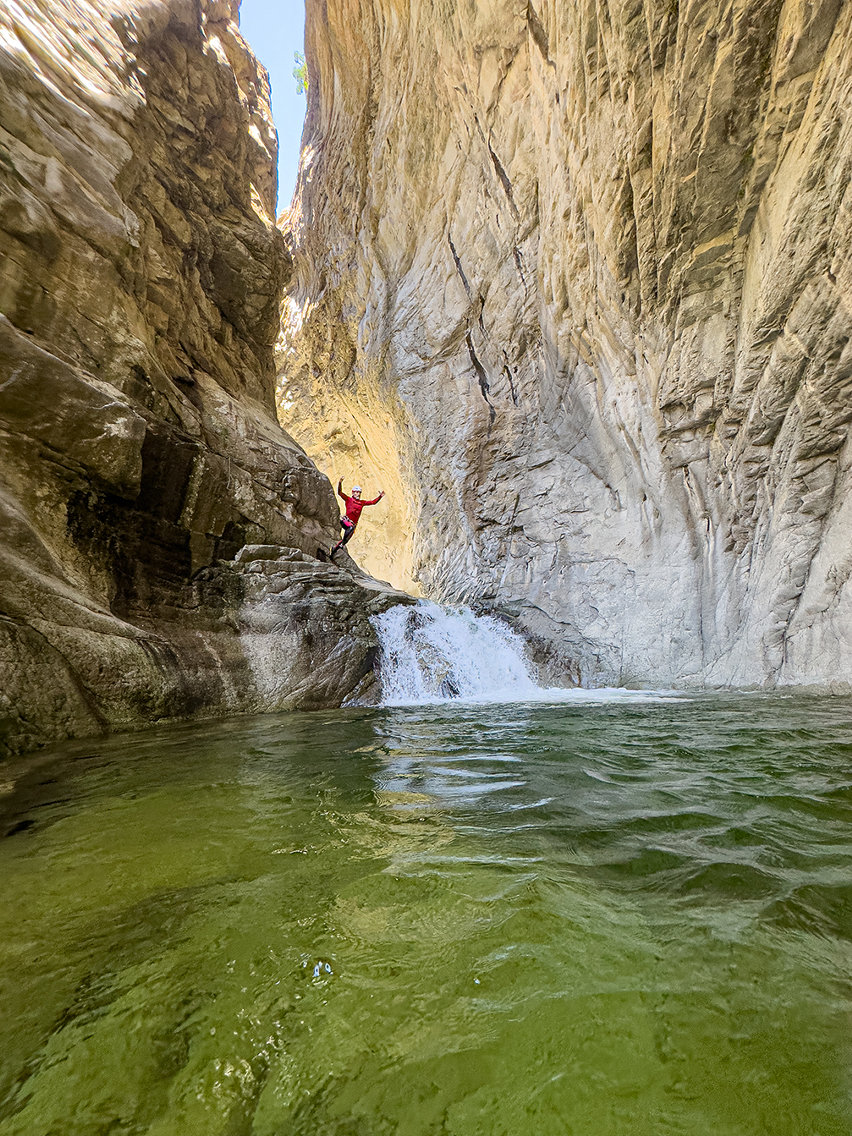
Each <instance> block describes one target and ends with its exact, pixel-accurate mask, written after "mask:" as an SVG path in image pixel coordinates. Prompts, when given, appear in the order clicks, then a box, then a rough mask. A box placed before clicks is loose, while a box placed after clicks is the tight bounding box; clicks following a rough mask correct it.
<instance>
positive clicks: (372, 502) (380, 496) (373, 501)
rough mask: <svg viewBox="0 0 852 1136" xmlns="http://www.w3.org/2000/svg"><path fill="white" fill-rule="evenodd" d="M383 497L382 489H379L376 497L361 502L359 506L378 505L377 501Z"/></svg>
mask: <svg viewBox="0 0 852 1136" xmlns="http://www.w3.org/2000/svg"><path fill="white" fill-rule="evenodd" d="M384 495H385V491H384V489H380V490H379V495H378V497H374V498H373V500H372V501H362V502H361V504H362V505H378V503H379V501H381V499H382V498H383V497H384Z"/></svg>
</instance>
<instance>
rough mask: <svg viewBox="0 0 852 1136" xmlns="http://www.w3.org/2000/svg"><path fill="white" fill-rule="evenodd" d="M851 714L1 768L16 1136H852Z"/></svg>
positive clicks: (761, 706) (318, 731)
mask: <svg viewBox="0 0 852 1136" xmlns="http://www.w3.org/2000/svg"><path fill="white" fill-rule="evenodd" d="M851 758H852V702H850V701H849V700H847V699H828V698H825V699H822V698H804V697H784V696H780V695H777V696H765V695H754V696H742V695H741V696H725V697H722V696H718V697H709V696H708V697H701V698H698V699H677V700H662V701H649V702H645V703H633V704H631V703H626V702H625V703H622V702H619V701H613V702H608V703H603V704H600V705H590V706H582V705H563V706H529V705H515V706H491V707H487V706H486V707H484V706H477V707H467V708H466V707H463V706H452V705H447V706H441V707H429V708H412V709H377V710H348V711H339V712H335V713H333V714H291V715H287V716H280V717H279V716H275V717H264V718H258V719H243V720H239V721H231V722H227V723H224V724H222V723H218V724H215V725H211V724H207V725H203V726H182V727H178V728H172V729H169V730H168V731H166V730H157V731H152V732H150V733H146V734H144V735H134V736H125V737H120V738H115V739H112V740H110V741H105V742H102V741H98V742H94V743H92V742H89V743H77V744H75V745H73V746H70V747H67V748H66V749H64V750H62V751H60V752H57V753H56V754H54V755H51V756H49V757H43V758H39V759H38V760H37V761H36V762H34V763H30V764H29V765H23V766H18V767H6V768H5V770H2V771H0V781H2V780H3V779H4V778H5V779H6V781H7V783H6V784H5V785H4V786H3V790H2V791H3V794H4V795H3V796H2V797H0V809H2V812H0V820H1V821H2V827H0V832H5V833H7V834H8V835H7V836H6V838H5V839H2V840H0V879H2V881H3V886H2V889H0V890H2V895H0V1005H2V1008H3V1013H2V1018H1V1019H0V1136H12V1134H15V1136H19V1134H20V1136H24V1134H25V1136H48V1134H51V1136H53V1134H55V1136H95V1134H106V1133H109V1134H110V1136H116V1134H130V1133H134V1134H136V1133H145V1134H149V1136H179V1134H180V1136H195V1134H198V1136H243V1134H245V1136H248V1134H252V1136H285V1134H288V1136H289V1134H293V1136H296V1134H298V1136H302V1134H305V1136H308V1134H310V1136H317V1134H335V1136H379V1134H391V1133H393V1134H405V1136H427V1134H430V1136H431V1134H436V1136H437V1134H439V1133H451V1134H455V1136H467V1134H474V1133H482V1134H489V1136H498V1134H507V1136H509V1134H512V1136H514V1134H520V1133H534V1134H541V1136H549V1134H551V1133H553V1134H556V1133H560V1134H565V1133H568V1134H575V1136H610V1134H611V1136H616V1134H617V1136H643V1134H648V1136H660V1134H675V1133H677V1134H690V1136H691V1134H696V1136H698V1134H700V1136H708V1134H712V1136H756V1134H761V1133H767V1134H772V1136H809V1134H813V1136H835V1134H837V1136H840V1134H843V1136H848V1133H849V1132H850V1131H852V1098H851V1097H850V1093H851V1092H852V1074H850V1057H852V1028H850V1027H852V1014H850V1011H852V870H850V867H852V827H850V820H852V761H850V759H851Z"/></svg>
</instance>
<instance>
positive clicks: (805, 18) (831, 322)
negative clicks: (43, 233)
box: [279, 0, 852, 685]
mask: <svg viewBox="0 0 852 1136" xmlns="http://www.w3.org/2000/svg"><path fill="white" fill-rule="evenodd" d="M307 10H308V20H307V38H306V45H307V47H306V50H307V58H308V64H309V74H310V92H309V111H308V121H307V127H306V133H305V137H304V150H303V157H302V168H301V173H300V180H299V185H298V190H297V195H296V199H295V201H294V204H293V208H292V210H291V212H290V214H289V215H288V217H287V218H286V225H287V235H288V241H289V247H290V248H291V251H292V255H293V261H294V271H293V275H292V278H291V282H290V284H289V291H288V305H287V308H286V311H285V323H284V330H283V335H282V342H281V345H280V352H279V361H280V362H279V366H280V371H281V376H280V394H279V405H280V412H281V416H282V421H284V423H285V425H287V424H292V428H293V429H294V430H295V431H296V432H297V434H298V436H299V438H300V440H301V441H302V442H303V444H305V445H306V448H307V450H308V452H309V453H311V454H312V455H314V456H316V457H317V459H318V462H319V464H320V465H321V467H323V466H324V467H326V468H330V467H333V468H334V469H335V471H337V470H338V469H340V467H341V466H343V467H344V468H343V469H341V472H347V463H348V468H349V469H352V470H355V469H357V468H359V467H364V468H367V469H368V470H369V472H370V475H371V476H374V477H375V478H376V479H379V478H381V480H382V482H384V483H386V484H385V488H388V489H394V487H395V489H396V492H394V493H392V494H391V495H390V496H389V498H388V509H389V510H393V509H396V511H397V512H396V515H395V517H394V519H393V524H394V526H395V531H396V532H397V533H398V534H402V533H410V534H413V537H412V539H411V541H410V542H409V544H408V546H407V547H405V548H404V549H403V550H402V551H401V553H400V556H399V557H398V559H397V560H396V561H395V563H394V564H393V565H391V566H390V567H391V568H392V570H393V571H394V572H396V578H397V579H398V580H400V581H402V580H404V579H405V578H407V577H410V576H413V577H414V578H416V579H418V580H419V581H420V583H421V584H422V586H423V590H424V591H425V592H426V594H429V595H431V596H433V597H435V598H439V599H450V600H453V599H473V600H476V601H478V602H480V603H482V604H484V605H485V606H490V607H493V608H496V609H499V610H502V611H503V612H506V613H508V614H509V615H511V616H512V617H513V618H514V619H515V621H516V622H517V623H518V624H519V625H520V627H521V628H523V629H525V630H526V631H527V633H528V634H530V635H531V636H532V637H533V638H534V639H535V641H536V642H537V643H538V644H539V646H540V648H541V657H542V659H544V660H547V661H549V665H550V669H551V677H558V676H561V677H562V678H563V679H564V680H565V681H571V680H577V679H581V680H583V681H591V682H599V683H604V682H606V683H609V682H615V683H621V682H638V683H644V684H652V683H665V684H669V683H675V684H680V685H700V684H702V683H705V682H706V683H713V684H727V683H737V684H752V683H754V684H772V683H818V684H830V683H835V682H841V683H846V684H848V683H849V682H850V681H852V583H850V576H852V543H850V534H852V442H850V434H849V422H850V418H852V346H850V328H852V312H850V297H852V255H850V243H852V188H850V187H851V186H852V179H851V178H850V173H852V5H850V4H849V3H844V2H842V0H828V2H826V3H822V4H811V3H808V2H805V0H783V2H782V0H734V2H733V3H731V4H728V5H719V4H714V3H710V2H708V0H695V2H692V3H689V4H686V3H683V2H681V3H680V4H678V3H677V0H675V2H669V0H634V2H631V3H620V4H615V5H608V6H607V5H600V4H587V3H581V2H578V0H559V2H555V0H471V2H469V3H452V4H451V3H447V2H445V0H423V2H421V3H416V4H411V5H400V4H398V3H396V2H395V0H373V3H372V4H369V5H359V4H355V3H354V2H352V0H336V2H335V3H331V2H329V3H320V2H319V0H308V5H307ZM317 410H320V411H321V419H322V420H321V421H319V422H312V421H310V416H311V415H313V414H314V413H315V412H316V411H317Z"/></svg>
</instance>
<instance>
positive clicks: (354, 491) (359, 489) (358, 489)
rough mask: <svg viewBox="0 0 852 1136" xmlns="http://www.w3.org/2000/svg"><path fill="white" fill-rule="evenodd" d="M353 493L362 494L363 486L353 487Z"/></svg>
mask: <svg viewBox="0 0 852 1136" xmlns="http://www.w3.org/2000/svg"><path fill="white" fill-rule="evenodd" d="M352 492H353V493H360V492H361V486H360V485H353V486H352Z"/></svg>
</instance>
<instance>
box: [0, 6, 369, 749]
mask: <svg viewBox="0 0 852 1136" xmlns="http://www.w3.org/2000/svg"><path fill="white" fill-rule="evenodd" d="M236 9H237V4H236V2H234V3H226V2H223V0H203V2H201V3H198V2H196V0H138V2H133V0H112V2H110V3H97V4H95V3H93V2H92V3H89V2H87V0H52V2H51V3H50V4H48V5H45V4H43V3H38V2H36V0H11V2H10V3H4V4H3V6H2V8H0V263H2V274H0V432H1V433H2V445H0V514H2V520H0V677H2V681H0V727H2V728H0V752H2V751H3V750H4V749H5V750H11V751H16V750H22V749H26V748H28V747H30V746H33V745H36V744H39V743H41V742H43V741H45V740H48V739H50V738H53V737H61V736H63V735H66V734H71V735H73V734H83V733H87V732H92V731H96V730H99V729H102V728H104V727H110V726H116V725H133V724H141V723H144V722H147V721H151V720H155V719H158V718H162V717H170V716H183V715H187V714H192V713H213V712H221V711H223V710H243V709H269V708H271V707H274V706H280V705H290V704H298V705H320V704H327V703H329V702H332V703H333V702H335V701H339V700H340V698H341V697H343V696H344V695H345V694H346V693H347V692H348V691H350V690H352V689H353V688H354V687H355V686H357V685H358V683H359V681H360V679H361V678H362V676H363V675H364V674H365V673H366V672H368V671H369V669H370V667H369V663H370V657H369V656H370V652H371V650H372V647H373V645H374V643H375V638H374V636H372V635H371V629H370V627H369V625H368V624H367V620H366V615H367V612H368V609H369V604H370V603H378V602H380V601H379V600H378V599H377V598H376V596H375V594H373V593H369V594H367V593H363V590H362V589H360V588H359V586H358V585H356V584H355V583H354V582H351V581H350V582H348V583H347V581H348V580H349V577H348V576H347V577H345V578H344V577H343V575H342V574H339V573H337V572H336V570H334V569H333V568H331V567H322V566H319V565H318V564H317V562H316V561H315V560H314V559H313V555H314V554H315V553H316V550H317V547H318V546H319V545H328V543H329V542H330V541H331V540H332V539H335V538H336V534H337V510H336V507H335V502H334V496H333V492H332V489H331V486H330V485H329V484H328V482H327V480H326V479H325V478H324V477H322V476H321V475H320V474H319V473H318V472H317V471H316V469H315V468H314V467H313V465H312V464H311V463H310V461H309V460H308V459H307V457H306V456H305V454H304V453H303V451H302V450H301V449H300V448H299V447H298V446H297V445H296V443H295V442H293V441H292V439H290V438H289V437H288V436H287V435H286V434H284V432H283V431H282V430H281V429H280V427H279V426H278V423H277V421H276V419H275V416H274V406H273V385H274V372H273V344H274V341H275V338H276V336H277V334H278V325H279V305H280V299H281V291H282V288H283V285H284V282H285V280H286V277H287V274H288V272H289V271H290V263H289V257H288V255H287V253H286V250H285V247H284V241H283V239H282V237H281V234H280V233H279V232H278V230H277V229H276V227H275V224H274V206H275V157H276V145H277V143H276V137H275V131H274V128H273V126H272V122H271V119H270V113H269V89H268V81H267V79H266V75H265V72H263V71H262V70H261V69H259V67H258V65H257V64H256V62H255V60H254V58H253V57H252V55H251V54H250V52H249V51H248V49H247V47H246V45H245V43H244V42H243V40H242V39H241V37H240V34H239V30H238V27H237V24H236V22H235V19H236V15H237V11H236ZM245 546H248V550H246V547H245ZM241 549H242V550H243V551H242V552H240V550H241ZM261 585H262V586H261ZM347 635H348V636H349V638H348V639H347V638H346V636H347ZM270 637H272V639H274V643H275V645H276V650H271V648H270ZM271 667H274V670H273V671H270V668H271Z"/></svg>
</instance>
